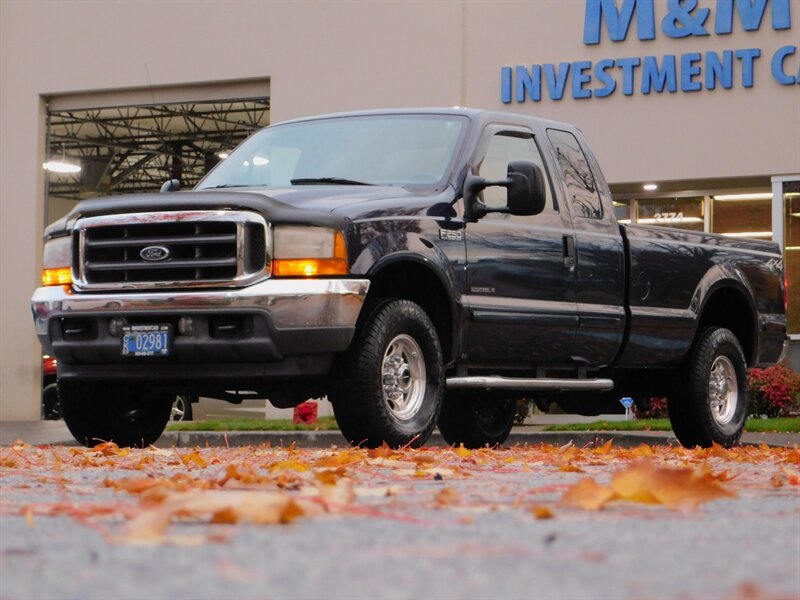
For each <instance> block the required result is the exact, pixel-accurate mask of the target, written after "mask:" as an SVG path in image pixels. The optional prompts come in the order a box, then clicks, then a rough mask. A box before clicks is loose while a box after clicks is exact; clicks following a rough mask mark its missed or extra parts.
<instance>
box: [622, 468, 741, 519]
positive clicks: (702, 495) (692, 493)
mask: <svg viewBox="0 0 800 600" xmlns="http://www.w3.org/2000/svg"><path fill="white" fill-rule="evenodd" d="M610 487H611V489H612V491H613V492H614V493H615V494H616V495H617V496H619V498H620V499H623V500H631V501H633V502H644V503H647V504H663V505H664V506H667V507H669V508H690V509H692V508H696V507H697V506H698V505H699V504H702V503H703V502H708V501H709V500H716V499H717V498H730V497H732V496H735V494H734V493H733V492H729V491H727V490H725V489H724V488H723V487H722V486H721V485H719V483H717V482H716V481H714V480H713V477H712V476H711V475H709V474H707V473H706V474H701V475H698V474H697V473H696V472H695V471H694V470H692V469H689V468H686V467H678V468H674V467H658V466H656V465H655V463H653V462H652V461H650V460H641V461H639V462H636V463H634V464H632V465H631V466H630V467H628V468H627V469H625V470H622V471H617V472H616V473H614V474H613V475H612V476H611V486H610Z"/></svg>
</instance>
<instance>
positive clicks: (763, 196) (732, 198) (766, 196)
mask: <svg viewBox="0 0 800 600" xmlns="http://www.w3.org/2000/svg"><path fill="white" fill-rule="evenodd" d="M712 198H714V200H721V201H723V202H725V201H728V202H736V201H737V200H772V194H771V193H770V192H763V193H755V194H720V195H718V196H712Z"/></svg>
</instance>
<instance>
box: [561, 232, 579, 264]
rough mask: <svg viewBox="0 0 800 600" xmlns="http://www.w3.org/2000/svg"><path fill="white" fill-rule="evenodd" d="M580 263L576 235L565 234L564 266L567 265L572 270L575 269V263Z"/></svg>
mask: <svg viewBox="0 0 800 600" xmlns="http://www.w3.org/2000/svg"><path fill="white" fill-rule="evenodd" d="M577 263H578V253H577V251H576V249H575V236H574V235H565V236H564V266H565V267H567V268H568V269H569V270H570V271H572V270H574V269H575V265H576V264H577Z"/></svg>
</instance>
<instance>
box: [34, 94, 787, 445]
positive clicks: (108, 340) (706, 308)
mask: <svg viewBox="0 0 800 600" xmlns="http://www.w3.org/2000/svg"><path fill="white" fill-rule="evenodd" d="M45 237H46V241H45V248H44V259H43V284H44V285H43V287H40V288H39V289H37V290H36V292H35V294H34V296H33V300H32V303H33V313H34V320H35V325H36V332H37V334H38V336H39V338H40V340H41V343H42V346H43V347H44V350H45V351H46V352H47V353H48V354H50V355H53V356H55V357H56V358H57V359H58V377H59V391H60V399H61V405H62V407H63V414H64V418H65V420H66V423H67V426H68V427H69V429H70V431H71V432H72V434H73V435H74V436H75V438H76V439H77V440H78V441H80V442H82V443H85V444H92V443H94V442H96V441H97V440H113V441H115V442H117V443H118V444H120V445H142V444H150V443H152V442H153V441H155V440H156V439H157V438H158V436H159V435H160V434H161V432H162V431H163V429H164V427H165V425H166V423H167V419H168V418H169V414H170V405H171V403H172V400H173V399H174V398H175V396H176V394H201V395H203V396H205V397H212V398H219V399H226V400H230V401H234V402H235V401H238V400H240V399H241V398H243V397H247V398H268V399H269V400H270V401H271V402H272V403H273V404H275V405H276V406H280V407H290V406H293V405H296V404H298V403H300V402H301V401H303V400H305V399H306V398H309V397H317V396H322V395H327V396H328V398H329V399H330V401H331V402H332V403H333V408H334V412H335V415H336V419H337V422H338V423H339V425H340V427H341V430H342V433H343V434H344V435H345V436H346V438H347V439H348V440H349V441H350V442H351V443H353V444H363V445H366V446H376V445H379V444H382V443H384V442H386V443H388V444H390V445H392V446H419V445H422V444H424V443H425V441H426V440H427V439H428V437H429V435H430V434H431V431H432V430H433V429H434V427H435V426H437V424H438V427H439V430H440V431H441V433H442V435H443V436H444V438H445V439H446V440H447V441H448V442H450V443H453V444H456V443H463V444H465V445H467V446H472V447H474V446H482V445H485V444H498V443H502V442H503V441H504V440H505V439H506V438H507V436H508V434H509V431H510V429H511V426H512V424H513V420H514V415H515V411H516V404H517V399H519V398H536V399H537V401H539V402H546V403H549V402H557V403H559V404H560V405H561V406H562V407H564V408H565V409H566V410H569V411H571V412H577V413H581V414H598V413H599V412H600V411H602V410H606V409H607V407H608V406H609V403H612V404H617V403H618V400H619V398H620V397H621V396H631V397H633V398H647V397H650V396H653V395H664V396H667V397H668V405H669V415H670V419H671V422H672V426H673V428H674V431H675V434H676V436H677V438H678V440H680V442H681V443H682V444H684V445H686V446H695V445H701V446H709V445H711V444H712V443H713V442H716V443H719V444H722V445H724V446H731V445H732V444H735V443H736V442H737V441H738V440H739V438H740V435H741V433H742V429H743V427H744V423H745V418H746V408H747V406H746V405H747V400H748V394H747V367H748V365H751V366H764V365H769V364H772V363H774V362H776V361H778V360H779V358H780V357H781V355H782V352H783V351H784V347H785V340H786V318H785V314H786V305H785V303H786V290H785V282H784V278H783V261H782V258H781V254H780V251H779V248H778V247H777V246H776V245H775V244H773V243H768V242H761V241H752V240H745V239H730V238H723V237H720V236H717V235H711V234H707V233H696V232H689V231H681V230H677V229H669V228H660V227H646V226H631V225H622V224H620V223H619V222H618V221H617V219H616V218H615V216H614V210H613V206H612V200H611V195H610V193H609V189H608V186H607V184H606V182H605V180H604V179H603V175H602V173H601V171H600V168H599V166H598V164H597V161H596V160H595V157H594V156H593V154H592V153H591V151H590V150H589V147H588V145H587V143H586V141H585V139H584V137H583V135H582V134H581V132H580V131H578V130H577V129H576V128H575V127H572V126H570V125H566V124H563V123H557V122H552V121H546V120H542V119H536V118H530V117H525V116H517V115H512V114H505V113H495V112H485V111H477V110H467V109H446V110H404V111H378V112H362V113H348V114H339V115H330V116H323V117H315V118H309V119H302V120H297V121H292V122H288V123H283V124H278V125H274V126H271V127H268V128H266V129H264V130H261V131H260V132H258V133H256V134H254V135H252V136H251V137H250V138H249V139H247V140H246V141H245V142H244V143H242V144H241V145H240V146H239V147H238V148H237V149H236V150H234V151H233V152H232V153H231V154H230V156H229V157H228V158H227V159H225V160H224V161H223V162H221V163H220V164H219V165H218V166H217V167H215V168H214V169H213V170H212V171H211V172H210V173H209V174H208V175H207V176H206V177H205V178H204V179H203V180H202V181H201V182H200V183H199V184H198V185H197V186H196V187H195V188H194V189H193V190H192V191H189V192H178V193H170V194H151V195H131V196H116V197H109V198H104V199H93V200H86V201H83V202H81V203H79V204H78V205H77V206H76V208H75V209H74V210H73V211H72V212H71V213H70V214H69V215H67V216H66V217H65V218H64V219H62V220H61V221H59V222H57V223H55V224H53V225H51V226H50V227H49V228H48V229H47V230H46V234H45Z"/></svg>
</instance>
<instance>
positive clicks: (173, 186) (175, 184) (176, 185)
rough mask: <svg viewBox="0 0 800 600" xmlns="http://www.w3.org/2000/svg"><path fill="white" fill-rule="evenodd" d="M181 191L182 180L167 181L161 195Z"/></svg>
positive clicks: (162, 187)
mask: <svg viewBox="0 0 800 600" xmlns="http://www.w3.org/2000/svg"><path fill="white" fill-rule="evenodd" d="M179 189H181V180H180V179H167V180H166V181H165V182H164V185H162V186H161V193H162V194H163V193H165V192H177V191H178V190H179Z"/></svg>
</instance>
